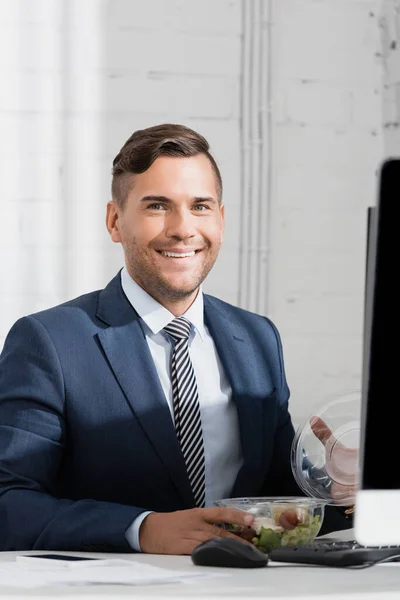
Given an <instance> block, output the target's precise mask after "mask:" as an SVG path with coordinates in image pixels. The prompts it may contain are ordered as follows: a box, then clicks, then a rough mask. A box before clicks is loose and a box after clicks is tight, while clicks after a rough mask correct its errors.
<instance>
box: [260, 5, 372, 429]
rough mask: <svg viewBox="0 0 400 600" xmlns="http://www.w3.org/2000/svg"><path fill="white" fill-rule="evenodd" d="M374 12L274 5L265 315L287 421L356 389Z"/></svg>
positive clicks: (369, 175)
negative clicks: (277, 340)
mask: <svg viewBox="0 0 400 600" xmlns="http://www.w3.org/2000/svg"><path fill="white" fill-rule="evenodd" d="M380 5H381V2H374V1H355V0H352V1H349V0H335V2H331V1H330V0H318V1H317V0H279V2H275V4H274V7H275V8H274V44H273V49H274V57H273V75H274V82H275V85H274V98H273V100H274V129H273V170H272V172H273V194H272V205H271V218H272V220H273V227H272V230H271V240H270V244H271V254H272V256H271V260H270V278H269V282H270V296H269V307H270V314H271V317H272V318H273V319H274V320H275V322H276V324H277V325H278V327H279V329H280V331H281V334H282V338H283V343H284V349H285V355H286V370H287V376H288V380H289V384H290V387H291V390H292V401H291V402H292V415H293V418H294V420H295V422H298V421H300V420H302V419H303V418H304V417H305V415H307V412H308V411H309V410H311V407H312V406H314V405H315V404H318V403H320V402H326V401H327V400H329V399H331V398H333V397H335V396H336V395H337V394H341V393H344V392H346V391H350V390H355V389H359V388H360V375H361V341H362V319H363V285H364V260H365V233H366V217H367V206H368V205H370V204H373V203H374V202H375V186H376V183H375V170H376V167H377V164H378V162H379V161H380V159H381V156H382V126H381V97H382V82H381V80H382V61H381V59H380V58H379V57H378V56H376V54H377V53H379V52H380V44H381V42H380V35H379V11H380V8H381V6H380Z"/></svg>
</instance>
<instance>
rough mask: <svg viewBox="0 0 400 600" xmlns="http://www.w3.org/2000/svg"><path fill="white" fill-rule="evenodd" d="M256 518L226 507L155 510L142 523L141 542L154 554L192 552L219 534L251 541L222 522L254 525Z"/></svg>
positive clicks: (143, 546) (145, 549)
mask: <svg viewBox="0 0 400 600" xmlns="http://www.w3.org/2000/svg"><path fill="white" fill-rule="evenodd" d="M253 521H254V517H253V515H251V514H249V513H246V512H244V511H242V510H237V509H234V508H226V507H215V508H192V509H189V510H178V511H176V512H170V513H156V512H154V513H150V514H149V515H148V516H147V517H146V518H145V519H144V521H143V523H142V524H141V526H140V530H139V544H140V547H141V549H142V551H143V552H148V553H152V554H191V553H192V552H193V550H194V549H195V548H196V547H197V546H198V545H199V544H201V543H202V542H205V541H206V540H209V539H211V538H215V537H229V538H234V539H240V540H241V541H242V542H243V544H247V543H248V542H247V541H246V540H245V539H242V538H240V537H239V536H237V535H235V534H234V533H231V532H229V531H227V530H226V529H224V528H223V527H218V525H220V524H222V523H230V524H232V525H239V526H241V527H250V526H251V525H252V524H253Z"/></svg>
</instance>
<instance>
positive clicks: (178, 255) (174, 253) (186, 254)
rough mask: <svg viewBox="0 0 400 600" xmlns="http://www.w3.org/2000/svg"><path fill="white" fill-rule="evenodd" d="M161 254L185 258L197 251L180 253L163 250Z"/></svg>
mask: <svg viewBox="0 0 400 600" xmlns="http://www.w3.org/2000/svg"><path fill="white" fill-rule="evenodd" d="M161 254H162V255H163V256H170V257H171V258H184V257H185V256H194V255H195V254H196V253H195V251H194V250H193V252H186V253H185V254H182V253H179V254H178V253H177V252H165V251H164V250H162V251H161Z"/></svg>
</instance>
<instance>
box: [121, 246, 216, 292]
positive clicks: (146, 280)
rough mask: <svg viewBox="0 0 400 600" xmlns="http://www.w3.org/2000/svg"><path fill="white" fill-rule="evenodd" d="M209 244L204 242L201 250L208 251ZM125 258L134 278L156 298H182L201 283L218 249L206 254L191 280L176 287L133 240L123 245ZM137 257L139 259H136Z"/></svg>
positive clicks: (213, 261)
mask: <svg viewBox="0 0 400 600" xmlns="http://www.w3.org/2000/svg"><path fill="white" fill-rule="evenodd" d="M209 248H210V244H209V243H206V244H205V249H204V250H202V252H207V251H209ZM124 250H125V260H126V263H127V267H128V271H129V273H130V275H131V276H132V277H133V278H134V280H135V281H136V282H137V283H138V284H139V285H140V286H141V287H142V288H143V289H144V290H145V291H146V292H148V293H149V294H150V296H153V298H155V299H156V300H158V299H163V298H164V299H165V300H169V301H177V300H184V299H185V298H189V297H190V296H192V295H193V294H194V292H195V291H196V290H197V289H198V288H199V286H200V285H201V284H202V283H203V281H204V280H205V278H206V277H207V275H208V273H209V272H210V271H211V269H212V267H213V266H214V263H215V261H216V259H217V256H218V250H219V248H218V249H217V250H216V251H215V252H212V253H210V254H209V255H208V259H207V260H206V261H205V263H203V265H202V267H201V270H200V272H199V273H198V274H195V275H194V277H193V281H189V282H188V283H187V284H186V286H185V287H176V286H173V285H171V283H170V282H169V281H168V278H167V277H163V275H162V274H161V273H160V272H159V271H158V270H157V268H156V267H155V266H154V265H152V262H151V260H149V256H148V255H147V254H146V253H145V252H143V251H141V250H139V248H138V246H137V245H136V244H135V242H134V241H131V242H129V243H128V244H125V245H124ZM138 259H139V260H138ZM183 260H184V259H183Z"/></svg>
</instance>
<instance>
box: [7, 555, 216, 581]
mask: <svg viewBox="0 0 400 600" xmlns="http://www.w3.org/2000/svg"><path fill="white" fill-rule="evenodd" d="M219 576H221V575H220V574H213V573H209V572H204V571H201V570H199V569H196V570H194V569H193V570H191V571H175V570H170V569H164V568H161V567H153V566H151V565H146V564H143V563H141V562H135V561H129V565H126V566H107V567H103V568H101V569H99V568H98V567H93V566H89V565H88V566H85V567H81V568H79V569H74V568H71V569H66V568H65V567H62V566H61V567H52V568H48V567H47V566H46V567H39V566H31V565H30V564H29V565H28V563H26V564H24V563H22V562H9V563H3V564H2V565H1V567H0V581H1V585H2V586H9V587H13V588H38V587H48V586H58V585H60V586H65V585H67V586H68V585H100V584H111V585H112V584H125V585H151V584H160V583H183V582H186V581H189V580H192V579H196V578H204V577H219Z"/></svg>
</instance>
